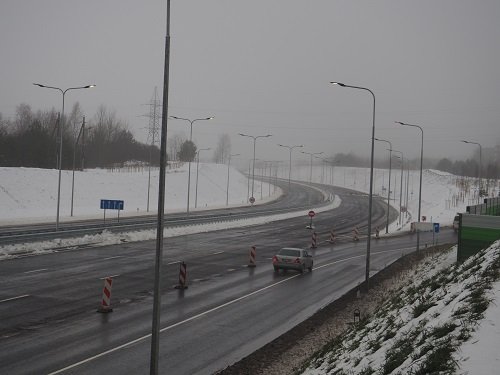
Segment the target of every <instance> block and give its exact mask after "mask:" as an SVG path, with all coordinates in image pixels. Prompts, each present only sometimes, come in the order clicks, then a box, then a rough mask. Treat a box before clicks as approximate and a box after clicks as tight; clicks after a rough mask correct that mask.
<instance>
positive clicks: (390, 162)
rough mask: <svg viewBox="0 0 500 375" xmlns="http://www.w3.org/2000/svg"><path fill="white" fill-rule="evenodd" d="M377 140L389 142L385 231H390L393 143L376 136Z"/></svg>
mask: <svg viewBox="0 0 500 375" xmlns="http://www.w3.org/2000/svg"><path fill="white" fill-rule="evenodd" d="M375 140H376V141H379V142H385V143H388V144H389V186H388V188H387V190H389V192H388V193H387V220H386V224H385V233H386V234H387V233H389V209H390V203H389V202H390V201H391V170H392V143H391V142H390V141H387V140H385V139H380V138H375Z"/></svg>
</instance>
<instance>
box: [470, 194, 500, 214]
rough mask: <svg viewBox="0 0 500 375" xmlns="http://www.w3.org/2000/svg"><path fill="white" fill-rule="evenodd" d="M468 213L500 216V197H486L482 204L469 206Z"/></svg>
mask: <svg viewBox="0 0 500 375" xmlns="http://www.w3.org/2000/svg"><path fill="white" fill-rule="evenodd" d="M467 213H468V214H473V215H490V216H500V197H497V198H486V199H485V200H484V203H482V204H476V205H475V206H467Z"/></svg>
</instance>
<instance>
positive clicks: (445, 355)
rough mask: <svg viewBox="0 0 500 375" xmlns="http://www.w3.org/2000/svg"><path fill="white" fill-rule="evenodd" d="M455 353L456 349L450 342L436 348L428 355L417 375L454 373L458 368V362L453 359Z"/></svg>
mask: <svg viewBox="0 0 500 375" xmlns="http://www.w3.org/2000/svg"><path fill="white" fill-rule="evenodd" d="M454 352H455V348H454V347H453V345H452V344H451V343H450V342H447V343H446V345H443V346H440V347H438V348H436V350H434V351H432V352H431V353H430V354H429V355H428V357H427V358H426V360H425V361H424V362H423V363H422V365H421V367H420V368H419V369H418V370H417V371H416V372H415V375H428V374H441V373H448V374H449V373H454V371H455V370H456V369H457V367H458V365H457V362H456V361H455V360H454V359H453V357H452V354H453V353H454Z"/></svg>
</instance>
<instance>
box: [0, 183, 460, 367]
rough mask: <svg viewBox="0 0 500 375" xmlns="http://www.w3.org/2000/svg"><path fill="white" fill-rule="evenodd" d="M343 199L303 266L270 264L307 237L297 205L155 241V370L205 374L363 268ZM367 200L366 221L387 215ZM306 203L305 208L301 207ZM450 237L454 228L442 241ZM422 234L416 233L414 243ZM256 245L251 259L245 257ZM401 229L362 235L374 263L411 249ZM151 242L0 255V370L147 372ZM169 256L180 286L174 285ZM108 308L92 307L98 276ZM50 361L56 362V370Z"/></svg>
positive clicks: (358, 204)
mask: <svg viewBox="0 0 500 375" xmlns="http://www.w3.org/2000/svg"><path fill="white" fill-rule="evenodd" d="M331 189H333V190H334V191H335V193H336V194H337V195H339V196H340V197H341V199H342V204H341V206H340V207H338V208H337V209H335V210H332V211H329V212H325V213H321V214H319V215H317V217H315V226H316V231H317V232H318V233H319V241H320V245H319V247H318V248H317V249H316V250H314V253H315V254H314V255H315V269H314V270H313V272H312V273H311V274H309V273H306V274H304V275H299V274H295V273H293V272H289V273H280V274H275V273H274V272H273V271H272V266H271V262H270V258H271V257H272V255H273V254H274V253H275V251H276V249H278V248H279V247H282V246H309V244H310V237H311V231H310V230H307V229H305V226H306V225H307V224H308V223H309V219H308V217H307V216H306V215H304V217H301V218H295V219H291V220H286V221H280V222H275V223H272V224H267V225H260V226H253V227H246V228H240V229H231V230H224V231H218V232H210V233H203V234H196V235H189V236H181V237H176V238H170V239H168V240H166V242H165V253H164V275H165V277H164V280H163V282H162V285H163V287H164V293H163V300H162V302H163V303H162V327H163V329H162V331H163V332H162V336H161V359H160V367H161V373H175V374H210V373H213V372H215V371H216V370H218V369H221V368H224V367H225V366H227V365H229V364H231V363H233V362H235V361H237V360H238V359H240V358H242V357H243V356H245V355H248V354H249V353H251V352H252V351H254V350H255V349H257V348H259V347H260V346H262V345H263V344H265V343H267V342H269V341H271V340H272V339H274V338H275V337H277V336H278V335H280V334H281V333H283V332H285V331H286V330H288V329H290V328H291V327H293V326H294V325H295V324H296V323H298V322H300V321H302V320H303V319H305V318H307V317H308V316H310V315H311V314H312V313H314V312H315V311H317V310H318V309H319V308H321V307H323V306H325V305H326V304H327V303H329V302H330V301H332V300H334V299H336V298H338V297H339V296H341V295H342V294H344V293H345V292H346V291H347V290H349V289H351V288H352V287H353V286H356V285H357V283H358V282H360V281H363V279H364V264H365V255H364V254H365V252H366V243H365V242H364V241H363V240H361V241H360V242H357V243H353V242H352V241H351V240H350V239H349V237H348V236H346V237H342V236H339V239H338V242H337V243H336V244H334V245H331V244H329V243H325V242H324V241H325V240H326V239H328V237H329V232H330V230H331V228H332V227H333V226H334V227H335V228H336V229H337V228H338V229H337V230H338V233H339V234H341V233H342V232H345V233H348V232H350V231H351V230H352V227H353V226H354V225H357V224H359V223H360V222H361V223H362V222H363V221H364V220H366V215H367V197H366V196H365V195H358V194H353V193H352V192H350V191H348V190H344V189H339V188H331ZM384 210H385V204H384V203H383V202H382V201H378V200H375V201H374V210H373V211H374V222H375V224H374V225H383V224H384V223H385V211H384ZM305 212H306V211H305ZM444 240H447V241H450V240H451V241H453V240H454V235H453V233H451V232H450V233H443V234H441V239H440V241H441V242H443V241H444ZM428 241H429V236H428V235H427V234H425V235H421V243H422V246H423V245H424V244H425V243H426V242H428ZM250 245H256V247H257V267H256V268H255V269H249V268H247V267H246V264H247V260H248V248H249V246H250ZM414 246H415V239H414V238H413V237H411V236H404V237H396V238H390V239H381V240H378V241H372V259H371V264H372V272H376V271H377V270H378V269H381V268H383V267H384V266H385V264H388V263H390V262H392V261H393V260H394V259H396V258H397V257H399V256H401V254H402V253H405V252H409V251H413V250H414ZM154 247H155V244H154V242H153V241H151V242H143V243H130V244H123V245H120V246H110V247H101V248H88V249H84V250H79V251H67V252H62V253H57V254H48V255H44V256H37V257H29V258H21V259H15V260H9V261H3V262H0V269H1V272H0V282H1V283H2V286H3V288H2V291H1V292H0V315H1V316H2V320H1V322H0V333H1V339H0V368H1V369H3V371H2V372H4V373H8V374H25V373H37V374H43V373H52V372H55V373H71V374H88V373H93V374H123V373H134V374H147V373H148V372H149V350H150V349H149V345H150V338H149V333H150V331H151V316H152V298H151V290H152V286H153V262H154ZM178 261H185V262H186V263H187V265H188V284H189V288H188V289H187V290H185V291H178V290H175V289H173V286H174V285H175V284H176V283H177V275H178V263H176V262H178ZM110 275H113V276H114V283H113V293H112V305H113V308H114V311H113V312H112V313H109V314H98V313H96V312H95V311H96V308H97V306H98V304H99V300H100V294H101V290H102V285H103V281H102V278H103V277H105V276H110ZM59 370H62V371H61V372H59Z"/></svg>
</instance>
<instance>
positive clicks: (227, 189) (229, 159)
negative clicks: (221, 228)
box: [226, 154, 240, 206]
mask: <svg viewBox="0 0 500 375" xmlns="http://www.w3.org/2000/svg"><path fill="white" fill-rule="evenodd" d="M233 156H240V154H230V155H229V158H228V159H227V187H226V206H227V205H229V166H230V165H231V158H232V157H233Z"/></svg>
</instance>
